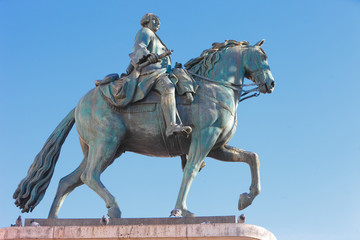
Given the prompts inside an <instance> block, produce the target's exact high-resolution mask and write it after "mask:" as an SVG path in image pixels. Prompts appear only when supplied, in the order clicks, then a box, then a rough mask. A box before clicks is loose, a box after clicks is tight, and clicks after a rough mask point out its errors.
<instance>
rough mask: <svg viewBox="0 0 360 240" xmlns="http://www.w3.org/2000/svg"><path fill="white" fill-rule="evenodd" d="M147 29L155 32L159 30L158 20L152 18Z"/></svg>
mask: <svg viewBox="0 0 360 240" xmlns="http://www.w3.org/2000/svg"><path fill="white" fill-rule="evenodd" d="M148 27H149V28H150V29H151V30H152V31H154V32H157V31H158V30H159V28H160V19H158V18H157V17H154V18H153V19H151V21H150V22H149V23H148Z"/></svg>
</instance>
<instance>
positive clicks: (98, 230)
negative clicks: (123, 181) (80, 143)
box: [0, 217, 276, 240]
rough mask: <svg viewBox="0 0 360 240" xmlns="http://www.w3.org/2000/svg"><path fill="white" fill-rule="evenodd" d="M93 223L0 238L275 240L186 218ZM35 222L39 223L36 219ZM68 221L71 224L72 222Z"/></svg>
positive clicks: (16, 231)
mask: <svg viewBox="0 0 360 240" xmlns="http://www.w3.org/2000/svg"><path fill="white" fill-rule="evenodd" d="M234 218H235V217H234ZM167 219H169V218H167ZM173 219H175V218H172V219H170V220H169V221H179V220H173ZM189 219H190V218H189ZM194 219H196V218H192V221H194ZM86 220H88V221H89V219H83V221H86ZM95 220H96V222H98V223H99V224H97V223H96V225H98V226H94V225H92V226H75V225H73V226H68V225H67V226H59V224H58V225H57V226H41V227H31V226H26V227H10V228H2V229H0V239H9V240H15V239H26V240H35V239H37V240H39V239H42V240H48V239H49V240H50V239H52V240H55V239H56V240H62V239H66V240H71V239H84V240H104V239H114V240H115V239H123V238H124V239H127V240H205V239H211V240H220V239H221V240H225V239H228V240H235V239H237V240H240V239H242V240H255V239H257V240H276V238H275V236H274V235H273V234H272V233H271V232H270V231H268V230H266V229H265V228H262V227H259V226H255V225H250V224H242V223H212V222H211V221H209V220H205V221H204V222H202V223H193V224H191V223H190V224H189V223H186V219H185V220H184V219H182V220H183V222H184V223H176V224H171V223H170V224H166V223H164V224H156V225H152V224H148V225H146V224H142V223H139V224H136V225H126V224H125V225H110V224H109V225H107V226H99V225H100V219H91V221H95ZM119 220H120V219H119ZM122 220H123V219H122ZM201 220H204V219H201ZM37 221H38V222H41V221H40V220H39V219H38V220H37ZM44 221H45V220H44ZM48 221H49V220H48ZM51 221H53V223H54V222H55V221H56V220H51ZM60 221H61V220H60ZM67 221H74V219H72V220H67ZM156 221H158V220H156ZM190 221H191V220H190ZM213 221H214V219H213ZM28 222H29V220H27V221H26V223H28ZM75 222H76V221H75ZM110 222H114V221H112V220H110ZM149 222H150V221H149ZM164 222H165V220H164ZM63 223H64V221H63ZM73 223H74V222H73ZM94 223H95V222H94ZM43 224H44V223H43ZM75 224H76V223H75ZM70 225H71V224H70Z"/></svg>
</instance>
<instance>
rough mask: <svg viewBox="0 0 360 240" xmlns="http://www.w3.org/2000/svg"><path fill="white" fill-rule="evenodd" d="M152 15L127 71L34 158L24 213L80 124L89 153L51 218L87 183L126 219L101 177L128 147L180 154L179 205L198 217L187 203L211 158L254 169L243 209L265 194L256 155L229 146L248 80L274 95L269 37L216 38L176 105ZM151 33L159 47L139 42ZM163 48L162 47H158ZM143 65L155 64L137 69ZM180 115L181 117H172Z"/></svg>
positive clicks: (91, 97) (96, 92)
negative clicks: (265, 46) (253, 39)
mask: <svg viewBox="0 0 360 240" xmlns="http://www.w3.org/2000/svg"><path fill="white" fill-rule="evenodd" d="M150 16H152V15H150ZM144 18H145V16H144ZM149 19H150V20H151V21H150V22H146V21H144V22H145V23H143V21H142V23H143V24H144V25H143V28H142V29H141V30H140V31H139V34H138V35H137V37H136V41H135V42H136V44H135V47H134V51H133V54H131V58H132V64H131V66H132V67H130V69H129V71H128V72H127V73H126V74H123V75H122V77H121V78H120V79H119V78H117V77H115V78H114V79H112V80H111V81H109V82H108V83H104V84H102V83H98V84H97V85H98V87H96V88H94V89H92V90H91V91H89V92H88V93H87V94H86V95H85V96H84V97H83V98H82V99H81V100H80V102H79V103H78V105H77V106H76V107H75V108H74V109H73V110H72V111H71V112H70V113H69V114H68V115H67V116H66V117H65V118H64V120H63V121H62V122H61V123H60V124H59V125H58V126H57V127H56V129H55V130H54V132H53V133H52V134H51V136H50V137H49V138H48V140H47V141H46V143H45V145H44V147H43V149H42V150H41V151H40V153H39V154H38V155H37V156H36V158H35V160H34V162H33V164H32V165H31V167H30V169H29V172H28V175H27V176H26V177H25V178H24V179H23V180H22V181H21V182H20V184H19V186H18V188H17V189H16V191H15V193H14V199H16V201H15V204H16V205H17V206H19V207H20V208H21V209H22V211H23V212H29V211H32V210H33V209H34V208H35V206H36V205H37V204H38V203H39V202H40V201H41V199H42V198H43V196H44V194H45V191H46V189H47V187H48V185H49V183H50V179H51V177H52V175H53V172H54V168H55V165H56V162H57V160H58V157H59V153H60V149H61V146H62V144H63V143H64V141H65V139H66V137H67V135H68V133H69V131H70V130H71V128H72V127H73V124H74V123H75V122H76V129H77V131H78V133H79V136H80V144H81V147H82V150H83V154H84V158H83V160H82V162H81V164H80V166H79V167H78V168H76V169H75V170H74V171H73V172H72V173H70V174H69V175H67V176H65V177H64V178H62V179H61V180H60V183H59V187H58V190H57V193H56V196H55V199H54V201H53V204H52V206H51V209H50V213H49V218H57V216H58V212H59V210H60V207H61V205H62V203H63V201H64V200H65V198H66V196H67V195H68V194H69V193H70V192H72V191H73V190H74V189H75V188H77V187H78V186H80V185H82V184H86V185H87V186H88V187H90V188H91V189H92V190H94V191H95V192H96V193H97V194H98V195H99V196H100V197H101V198H102V199H103V200H104V201H105V203H106V207H107V208H108V215H109V216H110V217H112V218H120V217H121V211H120V208H119V206H118V204H117V202H116V200H115V197H114V196H113V195H111V193H110V192H109V191H108V190H107V189H106V187H105V186H104V185H103V184H102V182H101V181H100V175H101V173H102V172H103V171H104V170H105V169H106V168H107V167H108V166H109V165H110V164H111V163H112V162H113V161H114V160H115V159H116V158H118V157H119V156H120V155H121V154H122V153H124V152H126V151H131V152H135V153H139V154H144V155H149V156H157V157H170V156H182V162H183V167H184V168H183V170H184V173H183V179H182V183H181V187H180V191H179V194H178V198H177V201H176V204H175V208H178V209H181V211H182V215H183V216H194V214H193V213H191V212H190V211H189V210H188V208H187V204H186V199H187V195H188V192H189V189H190V186H191V184H192V181H193V180H194V178H195V177H196V175H197V173H198V172H199V169H200V168H201V166H202V164H203V161H204V158H205V157H207V156H209V157H212V158H214V159H217V160H220V161H226V162H245V163H247V164H248V165H249V166H250V170H251V177H252V181H251V186H250V192H249V193H243V194H241V195H240V199H239V205H238V208H239V210H241V209H244V208H246V207H247V206H249V205H250V204H251V203H252V201H253V200H254V198H255V197H256V196H257V195H258V194H259V193H260V176H259V159H258V156H257V155H256V154H255V153H252V152H247V151H244V150H240V149H237V148H234V147H231V146H229V145H227V144H226V143H227V142H228V141H229V140H230V139H231V138H232V136H233V135H234V133H235V130H236V122H237V120H236V109H237V106H238V103H239V99H240V97H241V95H242V93H243V86H244V84H243V81H244V78H245V77H246V78H248V79H251V80H252V81H253V82H254V83H255V84H256V85H257V89H258V91H260V92H261V93H271V92H272V91H273V89H274V79H273V77H272V74H271V72H270V68H269V65H268V63H267V56H266V54H265V52H264V51H263V50H262V49H261V46H262V44H263V43H264V40H262V41H259V42H258V43H256V44H255V45H250V44H249V43H248V42H246V41H243V42H237V41H233V40H229V41H225V42H224V43H215V44H213V46H212V48H210V49H208V50H205V51H204V52H203V53H202V54H201V56H200V57H198V58H195V59H191V60H190V61H188V62H187V63H186V64H185V68H186V70H185V69H183V71H185V72H188V73H190V74H191V75H188V77H189V78H193V79H194V80H195V83H194V85H193V86H194V87H193V88H191V89H190V90H189V91H188V92H187V93H188V94H184V95H183V96H180V95H178V96H176V103H177V110H176V108H175V107H174V106H175V97H174V89H175V88H176V87H175V86H176V85H174V83H175V84H177V83H176V81H171V80H170V79H169V76H170V75H171V74H170V58H169V57H168V56H166V57H164V58H162V59H160V60H159V57H158V55H157V54H160V55H161V54H162V53H164V52H165V51H166V50H167V48H166V47H165V45H164V44H163V43H162V42H161V40H160V39H159V38H158V37H157V35H156V34H155V30H157V28H158V26H157V25H159V24H158V23H157V22H156V21H158V18H157V17H156V16H155V17H153V18H152V17H151V18H149ZM145 20H146V19H145ZM153 20H154V21H153ZM150 23H151V24H150ZM144 32H146V34H147V35H146V34H145V33H144ZM145 35H146V36H145ZM150 35H151V36H152V38H151V39H152V40H154V39H155V40H156V41H157V44H158V46H152V47H150V44H145V45H144V44H141V42H143V40H141V41H140V43H137V42H138V41H139V38H143V37H144V38H146V37H149V36H150ZM144 41H145V40H144ZM138 45H139V46H140V48H139V49H137V48H138ZM157 47H160V48H163V49H160V50H159V51H154V48H157ZM141 51H143V52H141ZM164 59H166V60H164ZM164 61H165V62H164ZM144 62H148V63H150V64H149V65H148V66H146V67H144V68H142V69H141V68H139V65H140V64H141V63H144ZM169 74H170V75H169ZM180 78H181V77H180ZM185 78H186V77H185ZM104 81H105V80H104ZM125 82H127V83H126V84H129V86H135V87H134V88H133V91H135V92H133V94H132V95H131V99H130V101H128V103H127V104H125V105H124V106H122V107H119V106H118V105H117V103H118V102H117V101H118V100H119V99H120V102H121V101H122V100H123V99H124V98H128V97H129V95H127V93H128V92H127V91H125V94H122V95H121V96H119V95H116V94H117V93H118V92H121V91H123V90H124V89H125V88H126V87H124V86H125ZM190 82H191V81H190ZM111 84H113V85H116V86H117V88H116V87H115V88H113V90H109V89H110V88H109V89H108V90H109V91H107V92H106V91H105V90H104V89H105V88H106V86H110V85H111ZM129 86H127V87H129ZM114 89H115V90H117V91H118V92H117V93H116V92H114ZM129 89H131V88H129ZM151 89H155V91H150V90H151ZM195 90H196V93H194V92H195ZM189 96H190V99H189ZM110 98H112V100H113V101H110V100H109V99H110ZM191 98H193V99H191ZM120 105H121V104H120ZM176 112H178V116H179V117H178V119H179V120H178V122H177V121H176V117H175V116H174V115H175V114H176ZM180 119H181V120H182V122H181V121H180ZM169 129H170V130H169ZM191 130H192V132H191ZM182 132H186V134H181V133H182ZM190 132H191V133H190ZM173 133H178V134H173Z"/></svg>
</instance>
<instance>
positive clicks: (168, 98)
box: [154, 76, 192, 136]
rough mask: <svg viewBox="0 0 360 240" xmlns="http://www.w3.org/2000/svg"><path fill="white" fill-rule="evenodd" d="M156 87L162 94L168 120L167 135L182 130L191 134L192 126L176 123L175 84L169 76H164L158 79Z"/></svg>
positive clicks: (166, 119)
mask: <svg viewBox="0 0 360 240" xmlns="http://www.w3.org/2000/svg"><path fill="white" fill-rule="evenodd" d="M154 89H155V90H156V91H158V92H159V93H160V94H161V110H162V112H163V114H164V117H165V122H166V136H170V135H172V134H174V133H181V132H186V133H188V134H189V133H190V132H191V131H192V129H191V127H190V126H182V125H178V124H177V123H176V101H175V87H174V84H173V83H172V82H171V81H170V79H169V78H168V77H167V76H162V77H160V78H159V79H158V80H157V81H156V83H155V86H154Z"/></svg>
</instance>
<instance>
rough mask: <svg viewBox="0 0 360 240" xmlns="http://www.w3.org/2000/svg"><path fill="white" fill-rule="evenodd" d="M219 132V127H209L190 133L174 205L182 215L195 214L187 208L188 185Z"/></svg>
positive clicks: (189, 215) (191, 215) (192, 215)
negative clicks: (181, 177)
mask: <svg viewBox="0 0 360 240" xmlns="http://www.w3.org/2000/svg"><path fill="white" fill-rule="evenodd" d="M220 132H221V129H220V128H217V127H209V128H205V129H203V130H200V131H194V132H193V133H192V140H191V144H190V149H189V156H188V160H187V163H186V165H185V168H184V174H183V179H182V182H181V187H180V191H179V195H178V198H177V201H176V206H175V208H178V209H181V210H182V215H183V216H184V217H194V216H195V215H194V214H193V213H191V212H190V211H189V210H188V209H187V205H186V199H187V196H188V193H189V190H190V186H191V184H192V182H193V180H194V178H195V177H196V175H197V173H198V172H199V169H200V167H201V164H202V162H203V161H204V159H205V157H206V156H207V155H208V154H209V152H210V151H211V149H212V147H213V146H214V144H215V143H216V140H217V139H218V137H219V135H220Z"/></svg>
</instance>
